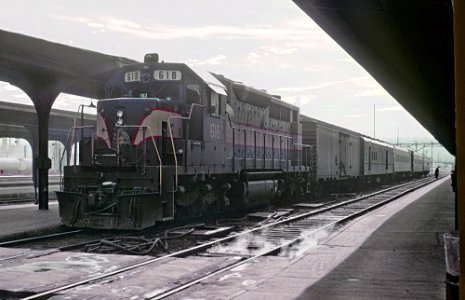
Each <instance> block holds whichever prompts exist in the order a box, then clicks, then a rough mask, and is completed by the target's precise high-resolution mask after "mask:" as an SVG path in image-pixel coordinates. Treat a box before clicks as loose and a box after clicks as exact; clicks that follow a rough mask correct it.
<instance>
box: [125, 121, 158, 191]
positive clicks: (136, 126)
mask: <svg viewBox="0 0 465 300" xmlns="http://www.w3.org/2000/svg"><path fill="white" fill-rule="evenodd" d="M116 128H117V130H116V132H117V146H118V148H117V149H118V153H119V129H120V128H139V129H140V128H146V129H148V130H149V131H150V139H151V140H152V143H153V147H154V148H155V153H156V154H157V158H158V161H159V162H160V170H159V173H160V175H159V177H160V178H159V185H160V187H159V193H160V195H161V193H162V182H163V180H162V176H163V173H162V169H163V162H162V160H161V156H160V152H158V147H157V143H155V140H154V138H153V137H154V135H153V131H152V128H151V127H150V126H148V125H120V126H116ZM144 143H145V139H144ZM144 155H145V153H144ZM145 161H146V160H145V159H144V172H145V164H146V162H145Z"/></svg>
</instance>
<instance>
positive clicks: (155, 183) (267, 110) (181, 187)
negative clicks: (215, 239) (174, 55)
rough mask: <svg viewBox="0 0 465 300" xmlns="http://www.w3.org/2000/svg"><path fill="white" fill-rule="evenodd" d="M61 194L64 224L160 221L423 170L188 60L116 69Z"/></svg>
mask: <svg viewBox="0 0 465 300" xmlns="http://www.w3.org/2000/svg"><path fill="white" fill-rule="evenodd" d="M70 136H71V137H72V138H71V139H70V143H71V144H72V145H74V146H73V147H74V148H75V149H74V151H73V153H74V155H75V156H78V157H76V158H75V159H74V163H72V164H70V165H68V166H65V167H64V171H63V179H62V187H61V190H60V191H58V192H57V199H58V202H59V213H60V216H61V219H62V222H63V223H64V224H65V225H67V226H70V227H80V228H94V229H123V230H128V229H129V230H133V229H144V228H147V227H152V226H154V225H155V224H157V223H159V222H164V221H169V220H175V219H179V218H185V217H195V216H204V215H207V214H216V213H228V212H230V211H234V210H241V209H248V208H251V207H256V206H266V205H268V204H270V203H275V202H291V201H293V200H295V199H299V198H300V197H313V196H315V195H318V194H323V193H325V191H327V190H331V189H333V188H334V187H335V186H337V187H338V188H339V187H340V188H356V187H361V186H364V185H366V184H371V183H375V182H387V181H390V180H393V179H395V178H404V177H412V176H421V175H425V174H427V173H428V172H429V167H428V164H430V162H429V161H428V159H427V158H425V157H421V156H419V155H417V154H415V153H413V152H412V151H410V150H406V149H402V148H399V147H396V146H393V145H389V144H388V143H385V142H382V141H378V140H375V139H371V138H369V137H367V136H364V135H361V134H359V133H356V132H352V131H349V130H346V129H343V128H341V127H337V126H334V125H331V124H328V123H325V122H322V121H318V120H316V119H312V118H310V117H306V116H303V115H301V114H300V110H299V108H298V107H296V106H293V105H291V104H288V103H286V102H284V101H282V100H281V98H280V96H277V95H272V94H269V93H267V92H266V91H264V90H260V89H256V88H253V87H250V86H247V85H245V84H244V83H242V82H238V81H234V80H232V79H229V78H226V77H225V76H223V75H220V74H215V73H203V72H198V71H194V70H193V69H192V68H190V67H189V66H187V65H186V64H184V63H168V62H160V61H159V59H158V55H157V54H155V53H151V54H147V55H145V57H144V62H142V63H135V64H131V65H127V66H123V67H121V68H120V69H118V70H117V71H116V72H115V73H114V74H113V76H111V78H109V80H108V81H107V82H106V84H105V97H104V98H103V99H100V100H99V101H98V104H97V118H96V123H95V125H94V126H74V127H73V128H71V133H70Z"/></svg>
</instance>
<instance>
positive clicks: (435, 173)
mask: <svg viewBox="0 0 465 300" xmlns="http://www.w3.org/2000/svg"><path fill="white" fill-rule="evenodd" d="M434 177H436V180H438V178H439V167H437V168H436V170H435V171H434Z"/></svg>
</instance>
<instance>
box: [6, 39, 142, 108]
mask: <svg viewBox="0 0 465 300" xmlns="http://www.w3.org/2000/svg"><path fill="white" fill-rule="evenodd" d="M0 44H1V47H0V81H6V82H9V83H10V84H12V85H15V86H18V87H24V86H27V85H28V84H30V83H31V82H41V81H44V82H46V83H50V82H52V83H56V84H58V85H59V86H60V87H61V88H60V92H64V93H68V94H75V95H79V96H83V97H89V98H96V99H98V98H102V97H103V85H104V83H105V82H106V81H107V79H108V78H109V76H111V75H112V74H113V72H114V70H115V69H117V68H119V67H121V66H123V65H127V64H132V63H135V62H136V61H134V60H130V59H127V58H124V57H117V56H112V55H106V54H102V53H98V52H93V51H89V50H84V49H80V48H76V47H70V46H66V45H63V44H58V43H53V42H49V41H46V40H42V39H38V38H33V37H30V36H26V35H22V34H18V33H13V32H8V31H4V30H0Z"/></svg>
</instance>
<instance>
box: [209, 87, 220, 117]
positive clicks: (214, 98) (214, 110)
mask: <svg viewBox="0 0 465 300" xmlns="http://www.w3.org/2000/svg"><path fill="white" fill-rule="evenodd" d="M210 114H211V115H212V116H219V115H220V95H219V94H218V93H217V92H215V91H211V96H210Z"/></svg>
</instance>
